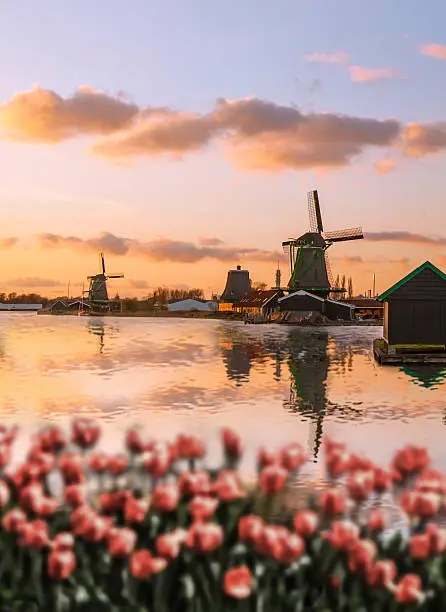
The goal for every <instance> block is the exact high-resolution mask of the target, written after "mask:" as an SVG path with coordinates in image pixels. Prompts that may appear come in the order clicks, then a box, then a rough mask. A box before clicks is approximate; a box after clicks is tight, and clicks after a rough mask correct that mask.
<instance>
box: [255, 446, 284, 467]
mask: <svg viewBox="0 0 446 612" xmlns="http://www.w3.org/2000/svg"><path fill="white" fill-rule="evenodd" d="M257 463H258V465H259V467H260V468H263V467H265V466H267V465H274V464H278V463H280V456H279V454H278V453H273V452H271V451H269V450H266V449H265V448H261V449H260V450H259V454H258V458H257Z"/></svg>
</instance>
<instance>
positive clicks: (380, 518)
mask: <svg viewBox="0 0 446 612" xmlns="http://www.w3.org/2000/svg"><path fill="white" fill-rule="evenodd" d="M367 526H368V528H369V529H370V530H371V531H375V532H380V531H382V530H383V529H385V526H386V517H385V516H384V512H383V511H382V510H381V508H373V509H372V510H371V512H370V514H369V516H368V519H367Z"/></svg>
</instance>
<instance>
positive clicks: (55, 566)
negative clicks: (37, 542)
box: [48, 550, 76, 580]
mask: <svg viewBox="0 0 446 612" xmlns="http://www.w3.org/2000/svg"><path fill="white" fill-rule="evenodd" d="M75 567H76V557H75V556H74V553H73V551H71V550H53V551H51V552H50V554H49V555H48V576H49V577H50V578H53V580H66V579H67V578H69V576H71V574H72V573H73V571H74V569H75Z"/></svg>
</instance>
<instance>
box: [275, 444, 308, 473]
mask: <svg viewBox="0 0 446 612" xmlns="http://www.w3.org/2000/svg"><path fill="white" fill-rule="evenodd" d="M306 460H307V458H306V456H305V454H304V452H303V449H302V447H301V445H300V444H288V445H287V446H285V447H284V448H283V449H282V450H281V452H280V463H281V465H282V467H283V468H285V469H286V470H288V471H289V472H294V471H296V470H297V469H299V468H300V467H301V466H302V465H303V464H304V463H305V461H306Z"/></svg>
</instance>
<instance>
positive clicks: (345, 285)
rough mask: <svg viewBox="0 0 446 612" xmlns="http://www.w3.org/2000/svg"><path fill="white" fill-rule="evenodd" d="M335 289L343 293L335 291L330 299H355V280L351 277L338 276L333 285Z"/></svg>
mask: <svg viewBox="0 0 446 612" xmlns="http://www.w3.org/2000/svg"><path fill="white" fill-rule="evenodd" d="M333 289H338V290H339V289H342V290H343V291H333V293H331V294H330V297H332V298H333V299H336V298H337V299H339V298H341V299H345V298H352V297H353V279H352V277H351V276H349V277H346V276H345V274H343V275H342V276H340V275H339V274H338V275H337V276H336V278H335V281H334V283H333Z"/></svg>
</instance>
